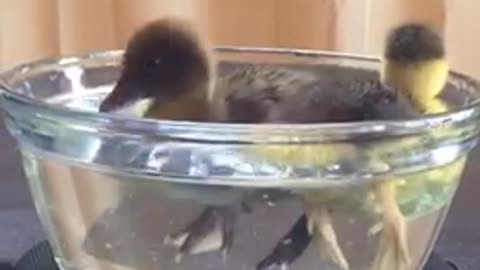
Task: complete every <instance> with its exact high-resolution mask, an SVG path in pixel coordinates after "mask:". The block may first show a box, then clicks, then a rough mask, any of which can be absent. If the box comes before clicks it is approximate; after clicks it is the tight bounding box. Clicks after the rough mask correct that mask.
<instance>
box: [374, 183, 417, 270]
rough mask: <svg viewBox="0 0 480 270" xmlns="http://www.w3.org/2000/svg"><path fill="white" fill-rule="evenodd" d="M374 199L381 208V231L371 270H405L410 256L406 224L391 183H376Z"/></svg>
mask: <svg viewBox="0 0 480 270" xmlns="http://www.w3.org/2000/svg"><path fill="white" fill-rule="evenodd" d="M373 189H374V194H375V197H376V199H377V201H378V203H379V204H380V205H381V206H382V212H383V230H382V236H381V239H380V243H379V247H378V252H377V255H376V257H375V260H374V263H373V270H386V269H388V270H407V269H408V267H409V265H410V260H411V259H410V254H409V250H408V241H407V223H406V219H405V217H404V216H403V214H402V213H401V211H400V208H399V206H398V204H397V202H396V200H395V197H396V196H395V195H396V194H395V186H394V183H393V181H390V180H389V181H385V182H382V183H377V184H375V185H374V187H373Z"/></svg>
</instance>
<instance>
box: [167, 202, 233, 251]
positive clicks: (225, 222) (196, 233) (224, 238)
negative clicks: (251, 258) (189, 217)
mask: <svg viewBox="0 0 480 270" xmlns="http://www.w3.org/2000/svg"><path fill="white" fill-rule="evenodd" d="M235 216H236V208H235V207H230V206H224V207H207V208H206V209H204V210H203V212H202V213H201V214H200V216H199V217H198V218H196V219H195V220H194V221H193V222H192V223H190V224H189V225H187V226H186V227H184V228H182V229H181V230H179V231H178V232H176V233H174V234H171V235H168V236H167V237H166V238H165V243H166V244H169V245H173V246H176V247H177V248H178V257H177V259H178V260H180V259H181V257H182V256H183V255H185V254H189V255H197V254H202V253H207V252H215V251H221V252H222V254H223V255H224V256H226V255H227V253H228V252H229V250H230V249H231V247H232V244H233V236H234V235H233V234H234V233H233V228H234V224H235Z"/></svg>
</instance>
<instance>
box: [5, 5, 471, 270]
mask: <svg viewBox="0 0 480 270" xmlns="http://www.w3.org/2000/svg"><path fill="white" fill-rule="evenodd" d="M478 10H480V1H474V0H455V1H448V0H421V1H418V0H137V1H133V0H0V69H3V68H7V67H10V66H13V65H17V64H20V63H23V62H28V61H32V60H35V59H39V58H45V57H51V56H59V55H65V54H73V53H80V52H86V51H92V50H103V49H119V48H123V46H124V45H125V42H126V40H127V39H128V38H129V36H130V35H131V34H132V33H133V31H134V30H135V29H137V28H138V27H140V26H141V25H143V24H144V23H145V22H147V21H149V20H152V19H155V18H159V17H161V16H165V15H172V14H173V15H179V16H184V17H188V18H191V19H192V20H193V21H194V22H195V24H196V26H197V27H198V29H199V31H201V32H202V33H203V34H204V35H205V36H206V37H207V38H208V39H209V40H210V42H211V43H213V44H214V45H247V46H268V47H297V48H314V49H323V50H337V51H347V52H356V53H368V54H379V53H380V52H381V48H382V43H383V39H384V36H385V34H386V32H387V31H388V30H389V29H390V28H391V27H393V26H395V25H397V24H399V23H402V22H410V21H416V22H425V23H428V24H430V25H432V26H434V27H435V28H436V29H438V30H439V31H441V32H443V33H444V35H445V37H446V43H447V48H448V52H449V58H450V61H451V63H452V66H453V68H454V69H456V70H460V71H463V72H466V73H468V74H471V75H473V76H476V77H480V61H478V60H477V46H478V45H477V44H480V24H479V23H478V22H477V20H478ZM0 148H1V149H2V154H0V172H1V174H2V178H0V261H1V260H13V259H15V258H17V257H18V256H20V254H22V253H23V252H24V251H25V250H26V249H27V248H29V247H31V245H33V244H34V243H35V242H37V241H39V240H40V239H43V237H44V236H43V233H42V232H41V229H40V226H39V224H38V221H37V219H36V215H35V212H34V210H33V207H32V205H31V200H30V196H29V193H28V190H27V187H26V184H25V181H24V177H23V174H22V171H21V169H20V167H19V166H20V162H19V159H18V154H17V152H16V150H15V149H14V144H13V141H12V140H11V139H10V138H9V137H8V135H7V134H6V132H5V131H4V129H3V128H2V129H1V130H0ZM478 162H480V155H479V151H478V150H477V151H476V152H475V153H474V155H473V157H472V160H471V162H470V165H469V169H468V170H467V172H466V174H467V177H466V179H467V180H466V181H465V182H464V184H463V185H462V187H461V190H460V191H459V192H460V193H461V195H460V196H459V198H458V199H457V201H456V202H455V205H454V208H453V210H452V214H451V215H450V218H449V221H448V222H447V228H446V229H445V230H446V233H444V234H443V236H442V238H441V240H440V245H439V247H438V248H437V249H438V250H439V251H440V252H441V253H442V254H444V255H445V256H447V257H448V256H453V257H455V259H456V260H457V261H460V262H461V263H465V264H468V263H469V262H470V261H471V260H472V258H475V257H480V256H478V255H479V254H480V251H479V250H480V219H479V220H475V219H474V217H472V215H471V211H469V210H466V209H471V208H469V207H471V206H472V205H474V204H475V196H476V190H480V187H475V185H477V186H480V184H479V183H480V182H479V181H475V180H476V179H474V178H475V175H478V173H479V172H478V170H477V169H476V168H477V167H479V166H478ZM460 219H461V220H462V221H461V222H459V221H458V220H460ZM462 233H463V234H462ZM475 254H477V255H475ZM477 266H478V265H477ZM472 269H473V268H472ZM475 269H477V268H475Z"/></svg>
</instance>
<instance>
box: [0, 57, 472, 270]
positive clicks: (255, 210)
mask: <svg viewBox="0 0 480 270" xmlns="http://www.w3.org/2000/svg"><path fill="white" fill-rule="evenodd" d="M216 54H217V55H216V56H217V57H218V59H219V60H220V62H221V64H220V68H219V73H220V76H222V75H223V74H225V73H228V72H229V71H231V69H232V67H233V68H234V67H236V66H240V65H244V64H251V63H257V64H266V65H273V66H289V67H291V68H298V69H307V70H310V71H313V72H317V74H318V76H324V77H325V78H335V79H348V78H360V79H368V78H378V69H379V67H380V62H379V59H377V58H375V57H367V56H358V55H348V54H337V53H328V52H319V51H310V50H290V49H268V48H218V49H217V51H216ZM121 56H122V51H107V52H97V53H91V54H86V55H80V56H71V57H65V58H60V59H48V60H42V61H38V62H34V63H30V64H26V65H22V66H19V67H16V68H14V69H12V70H9V71H7V72H5V73H3V74H2V81H3V82H2V85H3V88H4V89H3V91H2V93H1V102H2V108H3V110H4V116H5V122H6V125H7V127H8V129H9V131H10V133H11V134H12V136H13V137H15V138H16V141H17V143H18V146H19V149H20V151H21V153H22V157H23V166H24V169H25V173H26V175H27V178H28V180H29V185H30V189H31V192H32V195H33V198H34V201H35V205H36V209H37V211H38V214H39V216H40V218H41V221H42V223H43V226H44V228H45V230H46V232H47V234H48V237H49V240H50V242H51V244H52V246H53V247H54V253H55V256H56V260H57V262H58V264H59V266H60V267H61V269H63V270H86V269H89V270H90V269H94V270H106V269H108V270H112V269H115V270H116V269H135V270H148V269H195V270H203V269H205V270H206V269H229V270H236V269H238V270H240V269H258V270H263V269H270V268H272V269H273V267H279V268H282V269H285V268H286V267H289V269H342V270H344V269H351V270H363V269H369V270H387V269H388V270H419V269H421V267H422V265H423V264H424V263H425V260H426V258H427V257H428V255H429V253H430V251H431V249H432V246H433V244H434V243H435V241H436V238H437V235H438V232H439V231H440V229H441V227H442V224H443V222H444V218H445V215H446V213H447V212H448V208H449V205H450V202H451V201H452V198H453V196H454V194H455V191H456V188H457V186H458V184H459V181H460V179H461V175H462V171H463V169H464V165H465V161H466V159H467V155H468V153H469V151H470V150H471V149H472V148H473V147H474V146H475V144H476V142H477V133H478V126H479V125H478V123H479V112H480V111H479V105H478V102H477V101H478V98H479V94H480V88H479V87H478V84H477V82H476V81H475V80H473V79H471V78H469V77H467V76H464V75H461V74H459V73H456V72H451V74H450V77H449V81H448V84H447V86H446V87H445V90H444V91H443V93H442V95H441V98H442V99H443V101H444V102H446V103H447V104H449V105H450V106H451V107H452V108H453V109H452V111H451V112H449V113H445V114H438V115H434V116H429V117H423V118H418V119H410V120H395V121H369V122H356V123H331V124H295V125H293V124H291V125H288V124H275V125H273V124H258V125H254V124H251V125H250V124H226V123H203V122H202V123H198V122H196V123H194V122H187V121H166V120H164V121H157V120H148V119H137V118H134V117H132V116H130V115H128V114H114V115H107V114H101V113H96V110H97V106H98V105H99V102H100V101H101V99H102V97H103V96H104V95H105V94H106V93H108V92H109V91H110V90H111V88H112V86H113V84H114V83H115V81H116V79H117V78H118V76H119V69H120V65H121ZM360 145H361V146H360ZM382 187H383V188H385V187H388V188H389V190H390V191H389V192H390V193H384V194H389V196H385V198H383V201H382V198H381V196H379V193H378V192H376V190H378V189H381V188H382ZM388 203H390V206H391V207H392V209H396V210H397V212H396V214H397V218H400V219H402V218H403V221H404V225H405V227H404V228H403V229H404V231H403V235H404V236H405V237H406V250H407V253H408V254H409V256H410V260H409V264H408V265H407V266H405V265H404V266H402V265H401V263H398V261H397V263H392V261H395V259H392V258H390V259H388V258H387V257H388V256H390V255H391V254H395V252H397V253H398V247H399V245H398V244H395V241H397V240H398V239H399V238H395V237H396V236H398V235H402V233H398V234H395V233H393V234H392V233H391V231H390V230H389V229H391V228H392V227H391V226H389V223H388V221H389V220H390V221H391V219H389V216H388V213H387V211H385V210H386V209H387V208H386V206H385V205H386V204H388ZM395 207H396V208H395ZM394 212H395V211H394ZM390 225H391V224H390ZM393 228H395V227H393ZM389 232H390V235H389V234H388V233H389ZM388 237H390V238H389V239H390V240H389V241H386V240H385V239H388ZM395 248H397V250H396V249H395ZM389 252H390V253H389ZM382 254H383V255H382ZM389 254H390V255H389ZM379 258H380V259H379ZM382 258H383V259H382ZM386 258H387V259H386ZM378 260H380V261H382V260H383V264H382V263H378ZM386 261H390V264H388V263H387V264H385V262H386Z"/></svg>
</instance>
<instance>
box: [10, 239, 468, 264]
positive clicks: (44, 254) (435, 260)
mask: <svg viewBox="0 0 480 270" xmlns="http://www.w3.org/2000/svg"><path fill="white" fill-rule="evenodd" d="M0 270H60V269H59V268H58V266H57V265H56V263H55V260H54V257H53V253H52V249H51V248H50V244H49V243H48V241H43V242H40V243H39V244H37V245H36V246H34V247H33V248H31V249H30V250H29V251H28V252H27V253H26V254H25V255H24V256H23V257H22V258H20V260H19V261H18V262H17V264H16V265H15V267H11V266H10V265H6V264H0ZM424 270H469V269H460V268H458V267H457V266H456V265H455V264H453V263H452V262H449V261H445V260H443V259H442V258H441V257H440V255H439V254H438V253H435V252H433V253H432V254H431V255H430V258H429V259H428V262H427V264H426V265H425V268H424Z"/></svg>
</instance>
